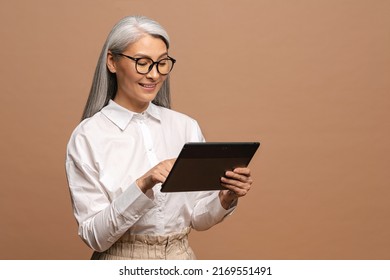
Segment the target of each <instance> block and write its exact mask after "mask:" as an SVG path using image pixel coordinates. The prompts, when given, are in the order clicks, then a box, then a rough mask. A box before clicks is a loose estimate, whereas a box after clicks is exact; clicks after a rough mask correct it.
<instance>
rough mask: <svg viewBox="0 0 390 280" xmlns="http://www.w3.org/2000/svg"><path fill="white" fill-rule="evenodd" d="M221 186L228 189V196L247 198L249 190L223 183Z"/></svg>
mask: <svg viewBox="0 0 390 280" xmlns="http://www.w3.org/2000/svg"><path fill="white" fill-rule="evenodd" d="M221 186H222V187H224V188H226V189H228V194H230V195H235V196H237V197H241V196H245V195H246V194H247V193H248V191H249V189H242V188H239V187H236V186H233V185H229V184H224V183H221Z"/></svg>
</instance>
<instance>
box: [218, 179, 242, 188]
mask: <svg viewBox="0 0 390 280" xmlns="http://www.w3.org/2000/svg"><path fill="white" fill-rule="evenodd" d="M221 182H222V183H224V184H228V185H232V186H236V187H239V188H242V187H244V186H245V184H246V182H242V181H240V180H236V179H230V178H226V177H221Z"/></svg>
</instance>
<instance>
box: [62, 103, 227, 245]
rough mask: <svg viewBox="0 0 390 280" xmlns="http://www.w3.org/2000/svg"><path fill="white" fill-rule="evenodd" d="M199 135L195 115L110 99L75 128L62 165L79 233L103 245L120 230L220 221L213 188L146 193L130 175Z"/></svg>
mask: <svg viewBox="0 0 390 280" xmlns="http://www.w3.org/2000/svg"><path fill="white" fill-rule="evenodd" d="M200 141H204V138H203V136H202V133H201V130H200V128H199V126H198V124H197V122H196V121H195V120H193V119H192V118H190V117H188V116H186V115H183V114H181V113H178V112H175V111H172V110H169V109H166V108H163V107H159V106H156V105H154V104H152V103H150V105H149V107H148V109H147V110H146V111H145V112H143V113H141V114H137V113H133V112H130V111H129V110H127V109H125V108H123V107H121V106H119V105H118V104H116V103H115V102H114V101H112V100H111V101H110V102H109V104H108V105H107V106H106V107H104V108H103V109H102V110H101V111H100V112H98V113H96V114H95V115H94V116H93V117H91V118H88V119H85V120H84V121H82V122H81V123H80V124H79V125H78V126H77V128H76V129H75V130H74V132H73V134H72V136H71V138H70V140H69V143H68V147H67V156H66V171H67V178H68V183H69V188H70V193H71V199H72V203H73V209H74V215H75V217H76V220H77V222H78V224H79V236H80V237H81V238H82V239H83V240H84V242H86V243H87V244H88V245H89V246H90V247H91V248H92V249H94V250H96V251H105V250H107V249H108V248H109V247H111V245H112V244H113V243H114V242H115V241H117V240H118V239H119V238H120V237H121V236H122V235H123V234H124V233H126V232H128V233H130V234H155V235H165V234H169V233H174V232H179V231H181V230H183V229H184V228H186V227H192V228H194V229H195V230H206V229H208V228H210V227H212V226H213V225H215V224H217V223H218V222H220V221H222V220H223V219H224V217H226V216H227V215H228V214H229V213H231V212H232V210H233V209H234V207H232V208H230V209H229V210H225V209H224V208H223V207H222V206H221V203H220V200H219V197H218V191H211V192H184V193H161V192H160V188H161V184H157V185H156V186H154V188H153V189H151V190H148V191H147V192H146V193H143V192H142V191H141V190H140V189H139V188H138V186H137V184H136V183H135V181H136V180H137V179H138V178H139V177H141V176H142V175H143V174H145V173H146V172H147V171H148V170H150V169H151V168H152V167H153V166H155V165H156V164H158V163H159V162H161V161H163V160H166V159H170V158H176V157H177V156H178V154H179V152H180V150H181V148H182V147H183V145H184V144H185V143H186V142H200Z"/></svg>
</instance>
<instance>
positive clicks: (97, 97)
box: [81, 16, 171, 120]
mask: <svg viewBox="0 0 390 280" xmlns="http://www.w3.org/2000/svg"><path fill="white" fill-rule="evenodd" d="M145 34H148V35H151V36H153V37H157V38H160V39H162V40H163V41H164V43H165V44H166V46H167V49H168V48H169V36H168V34H167V32H166V31H165V30H164V28H163V27H162V26H161V25H160V24H159V23H157V22H156V21H154V20H151V19H149V18H147V17H144V16H128V17H125V18H123V19H122V20H121V21H119V22H118V23H117V24H116V25H115V26H114V27H113V28H112V30H111V32H110V34H108V37H107V39H106V42H105V43H104V46H103V49H102V52H101V53H100V57H99V60H98V63H97V66H96V70H95V75H94V77H93V82H92V86H91V90H90V92H89V96H88V100H87V103H86V104H85V107H84V112H83V116H82V118H81V120H84V119H86V118H89V117H91V116H93V115H94V114H95V113H96V112H98V111H100V110H101V109H102V108H103V107H104V106H106V105H107V104H108V102H109V100H110V99H113V98H114V97H115V94H116V91H117V81H116V75H115V74H114V73H111V72H110V71H108V69H107V65H106V63H107V53H108V51H111V52H112V53H122V52H123V51H124V50H125V49H126V48H127V47H128V46H129V45H130V44H132V43H135V42H136V41H138V40H139V39H140V38H141V37H142V36H144V35H145ZM152 102H153V103H154V104H156V105H159V106H163V107H166V108H170V107H171V100H170V91H169V76H168V77H167V78H166V79H165V81H164V83H163V85H162V87H161V89H160V90H159V92H158V93H157V96H156V97H155V99H154V100H153V101H152Z"/></svg>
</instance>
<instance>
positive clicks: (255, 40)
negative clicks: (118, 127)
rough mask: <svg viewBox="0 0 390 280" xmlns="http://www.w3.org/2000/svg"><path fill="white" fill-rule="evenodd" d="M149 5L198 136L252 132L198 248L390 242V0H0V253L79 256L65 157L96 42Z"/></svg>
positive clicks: (346, 251)
mask: <svg viewBox="0 0 390 280" xmlns="http://www.w3.org/2000/svg"><path fill="white" fill-rule="evenodd" d="M130 14H144V15H147V16H149V17H152V18H154V19H156V20H157V21H159V22H160V23H161V24H162V25H163V26H165V27H166V29H167V30H168V32H169V34H170V36H171V39H172V48H171V51H170V53H171V55H172V56H173V57H175V58H176V59H177V61H178V63H177V65H176V66H175V70H174V72H173V73H172V89H173V102H174V104H173V105H174V109H175V110H177V111H181V112H184V113H186V114H188V115H190V116H192V117H194V118H195V119H197V120H198V121H199V123H200V125H201V127H202V129H203V132H204V134H205V136H206V137H207V139H208V140H209V141H261V143H262V146H261V149H260V150H259V153H258V154H257V155H256V157H255V159H254V160H253V162H252V163H251V168H252V170H253V174H254V177H255V184H254V186H253V189H252V191H251V192H250V193H249V194H248V196H247V197H245V198H244V199H242V200H241V201H240V205H239V208H238V209H237V211H236V213H235V214H234V215H233V216H232V217H230V218H229V219H228V220H226V221H225V222H224V223H222V224H220V225H217V226H216V227H214V228H213V229H211V230H209V231H206V232H192V234H191V237H190V241H191V242H192V245H193V247H194V250H195V251H196V252H197V254H198V257H199V258H201V259H389V258H390V238H389V237H390V223H389V221H390V203H389V196H390V188H389V183H390V175H389V174H390V172H389V167H390V145H389V143H390V122H389V120H390V110H389V107H390V96H389V93H390V51H389V50H390V16H389V14H390V2H389V1H385V0H383V1H380V0H317V1H316V0H296V1H288V0H284V1H282V0H240V1H238V0H213V1H211V0H209V1H207V0H188V1H180V0H171V1H169V0H166V1H161V0H142V1H141V0H110V1H103V0H84V1H78V0H77V1H76V0H68V1H51V0H36V1H27V0H24V1H23V0H15V1H4V0H3V1H1V2H0V32H1V33H0V35H1V46H0V49H1V51H0V59H1V60H0V61H1V64H0V70H1V76H0V81H1V91H2V92H1V95H0V102H1V103H0V104H1V111H0V112H1V118H0V121H1V123H0V125H1V146H0V149H1V161H0V170H1V171H0V172H1V173H0V174H1V191H0V192H1V193H0V211H1V213H2V219H1V230H0V258H1V259H87V258H89V256H90V254H91V251H90V250H89V248H88V247H87V246H86V245H84V243H83V242H82V241H81V240H80V239H79V238H78V236H77V227H76V222H75V220H74V218H73V214H72V210H71V203H70V198H69V193H68V189H67V184H66V177H65V170H64V156H65V147H66V143H67V141H68V138H69V136H70V133H71V132H72V130H73V129H74V127H75V126H76V125H77V124H78V121H79V119H80V116H81V112H82V108H83V106H84V103H85V101H86V98H87V94H88V91H89V87H90V84H91V80H92V75H93V71H94V68H95V65H96V62H97V58H98V54H99V52H100V50H101V47H102V45H103V42H104V40H105V38H106V36H107V34H108V32H109V30H110V29H111V28H112V26H113V25H114V24H115V23H116V22H117V21H118V20H119V19H120V18H122V17H123V16H125V15H130Z"/></svg>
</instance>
